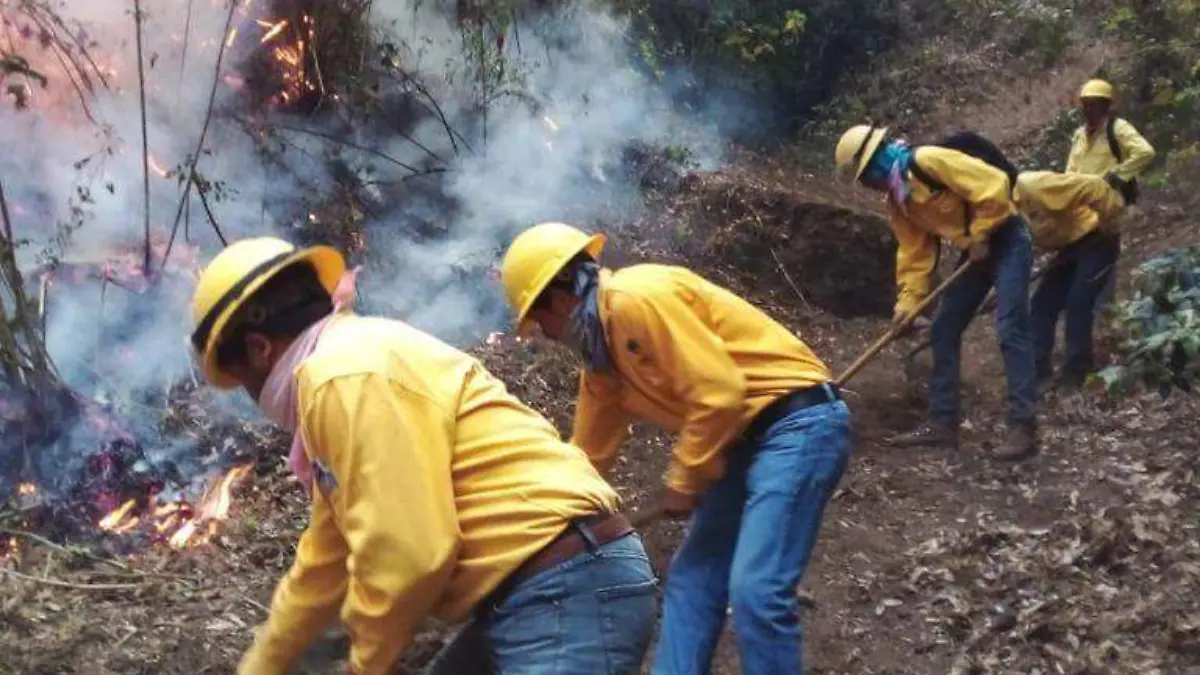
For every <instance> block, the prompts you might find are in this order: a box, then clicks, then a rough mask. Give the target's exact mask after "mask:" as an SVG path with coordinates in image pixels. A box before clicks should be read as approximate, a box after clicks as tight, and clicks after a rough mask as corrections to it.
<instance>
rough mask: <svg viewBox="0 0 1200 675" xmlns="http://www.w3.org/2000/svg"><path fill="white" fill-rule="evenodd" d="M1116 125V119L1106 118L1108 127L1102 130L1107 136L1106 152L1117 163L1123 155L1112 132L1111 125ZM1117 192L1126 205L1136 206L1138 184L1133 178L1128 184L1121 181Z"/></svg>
mask: <svg viewBox="0 0 1200 675" xmlns="http://www.w3.org/2000/svg"><path fill="white" fill-rule="evenodd" d="M1116 123H1117V118H1116V117H1110V118H1108V125H1107V126H1106V127H1105V128H1104V133H1105V134H1106V135H1107V136H1108V151H1109V152H1111V153H1112V156H1113V157H1115V158H1116V160H1117V163H1118V164H1120V163H1121V162H1124V161H1125V153H1124V151H1122V150H1121V144H1120V143H1118V142H1117V134H1116V133H1114V132H1113V125H1115V124H1116ZM1117 190H1118V191H1119V192H1120V193H1121V198H1122V199H1124V200H1125V203H1126V204H1136V203H1137V200H1138V194H1139V192H1140V191H1139V190H1138V183H1137V179H1136V178H1134V179H1133V180H1130V181H1128V182H1124V181H1122V182H1121V184H1120V187H1118V188H1117Z"/></svg>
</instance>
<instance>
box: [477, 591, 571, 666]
mask: <svg viewBox="0 0 1200 675" xmlns="http://www.w3.org/2000/svg"><path fill="white" fill-rule="evenodd" d="M565 599H566V591H565V587H564V585H563V583H562V579H561V577H558V576H555V577H552V578H550V579H546V580H544V581H543V582H542V583H541V584H539V585H536V586H532V587H528V588H525V587H521V586H518V587H517V589H516V590H515V591H514V592H513V594H512V595H510V596H509V597H508V598H506V599H504V600H503V601H502V602H500V604H499V605H497V606H496V607H495V609H494V610H493V611H492V614H491V617H490V619H489V620H488V624H487V636H488V641H489V642H490V643H491V658H492V662H493V664H494V665H495V669H496V671H497V672H501V673H510V672H511V673H517V674H521V675H533V674H535V673H557V672H558V669H559V668H560V667H561V665H562V663H563V660H564V659H565V658H567V655H566V654H564V652H565V649H564V633H565V631H566V628H567V612H566V608H565V604H564V601H565Z"/></svg>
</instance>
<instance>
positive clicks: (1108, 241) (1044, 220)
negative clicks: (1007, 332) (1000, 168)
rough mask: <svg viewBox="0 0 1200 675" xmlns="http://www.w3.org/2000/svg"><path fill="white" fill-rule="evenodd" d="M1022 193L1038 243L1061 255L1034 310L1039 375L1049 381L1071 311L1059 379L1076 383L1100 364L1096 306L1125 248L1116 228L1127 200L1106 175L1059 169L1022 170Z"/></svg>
mask: <svg viewBox="0 0 1200 675" xmlns="http://www.w3.org/2000/svg"><path fill="white" fill-rule="evenodd" d="M1017 198H1018V200H1019V202H1020V204H1021V210H1022V211H1024V212H1025V213H1026V214H1028V215H1029V216H1030V218H1031V222H1032V223H1033V232H1034V241H1035V243H1036V244H1037V245H1038V246H1039V247H1040V248H1044V249H1048V250H1052V251H1055V252H1056V253H1055V255H1054V258H1053V259H1052V260H1051V261H1050V263H1049V264H1048V266H1047V268H1046V272H1045V273H1044V274H1043V276H1042V280H1041V282H1040V283H1038V287H1037V290H1036V291H1034V294H1033V300H1032V302H1031V307H1030V312H1031V321H1032V325H1033V350H1034V358H1035V362H1036V364H1037V372H1038V379H1039V380H1046V379H1049V378H1050V376H1051V374H1052V372H1053V369H1052V365H1051V357H1052V355H1053V353H1054V337H1055V329H1056V327H1057V325H1058V317H1059V315H1060V314H1063V313H1064V310H1065V314H1066V316H1065V319H1064V323H1065V327H1066V330H1065V334H1066V358H1065V359H1064V362H1063V366H1062V370H1061V378H1060V383H1061V384H1064V385H1066V386H1071V387H1077V386H1079V385H1081V384H1083V382H1084V380H1085V378H1086V377H1087V375H1088V374H1089V373H1091V372H1092V371H1093V370H1094V369H1095V365H1096V364H1095V356H1094V354H1093V351H1092V328H1093V324H1094V323H1095V317H1096V313H1095V311H1094V310H1095V307H1096V303H1097V301H1098V300H1099V297H1100V294H1101V293H1102V292H1103V290H1104V288H1105V287H1106V285H1107V284H1108V282H1109V279H1111V278H1112V277H1113V275H1114V274H1115V271H1116V265H1117V257H1118V256H1119V255H1120V253H1121V240H1120V237H1119V233H1118V232H1117V229H1116V228H1117V226H1118V224H1119V223H1118V219H1119V217H1120V212H1121V208H1122V206H1123V202H1122V200H1121V197H1120V195H1118V194H1117V193H1116V191H1114V190H1113V189H1111V188H1110V187H1109V185H1108V183H1106V182H1105V180H1104V178H1102V177H1100V176H1095V175H1088V174H1080V173H1055V172H1053V171H1027V172H1024V173H1022V174H1021V175H1020V177H1019V178H1018V179H1017Z"/></svg>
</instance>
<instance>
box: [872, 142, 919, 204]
mask: <svg viewBox="0 0 1200 675" xmlns="http://www.w3.org/2000/svg"><path fill="white" fill-rule="evenodd" d="M912 156H913V152H912V148H910V147H908V145H906V144H905V143H904V141H888V142H887V143H885V144H884V145H883V146H881V147H880V148H879V149H878V150H876V151H875V156H874V157H872V158H871V162H870V163H869V164H867V168H866V170H864V171H863V175H862V177H863V180H864V181H869V182H872V183H876V184H883V185H886V186H887V193H888V195H890V196H891V198H892V199H893V200H895V202H896V204H898V205H900V206H903V205H904V202H905V200H907V199H908V182H907V181H906V180H905V174H906V173H907V172H908V166H909V164H911V163H912Z"/></svg>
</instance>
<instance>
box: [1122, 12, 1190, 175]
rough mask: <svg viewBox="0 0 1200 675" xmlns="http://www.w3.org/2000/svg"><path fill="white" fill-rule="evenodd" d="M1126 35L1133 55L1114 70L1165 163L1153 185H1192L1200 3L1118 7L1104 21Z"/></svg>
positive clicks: (1128, 110)
mask: <svg viewBox="0 0 1200 675" xmlns="http://www.w3.org/2000/svg"><path fill="white" fill-rule="evenodd" d="M1103 26H1104V28H1105V29H1106V30H1108V31H1110V32H1112V33H1113V34H1115V35H1117V36H1119V37H1121V38H1123V39H1125V40H1126V41H1127V42H1128V43H1129V45H1130V47H1131V48H1132V49H1131V54H1130V55H1129V56H1128V57H1127V58H1125V59H1122V60H1121V62H1120V63H1119V64H1118V65H1117V70H1116V71H1115V72H1114V73H1112V74H1111V77H1112V79H1114V80H1115V81H1116V82H1117V83H1118V84H1119V85H1120V87H1121V90H1122V91H1123V92H1124V96H1122V98H1123V99H1124V105H1123V108H1124V111H1123V112H1124V113H1131V112H1134V111H1136V112H1135V115H1134V116H1135V121H1136V122H1137V123H1138V124H1139V127H1140V128H1141V131H1142V132H1143V133H1144V134H1145V135H1146V136H1147V137H1148V138H1149V139H1150V140H1151V142H1152V143H1154V144H1155V146H1156V147H1158V148H1159V154H1160V156H1162V157H1164V159H1165V162H1164V163H1163V166H1162V168H1161V169H1159V171H1158V172H1157V174H1156V175H1153V176H1150V177H1149V181H1148V183H1149V184H1150V185H1159V186H1166V185H1170V184H1184V185H1186V184H1190V182H1191V180H1192V179H1194V178H1195V177H1196V174H1197V171H1196V167H1197V165H1196V162H1195V157H1196V149H1195V148H1194V147H1193V145H1194V143H1195V139H1196V138H1197V137H1198V136H1200V3H1198V2H1196V1H1195V0H1143V1H1141V2H1137V3H1132V4H1128V5H1121V6H1117V7H1114V8H1113V9H1111V10H1110V11H1109V13H1108V14H1107V15H1106V17H1105V20H1104V22H1103Z"/></svg>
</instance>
